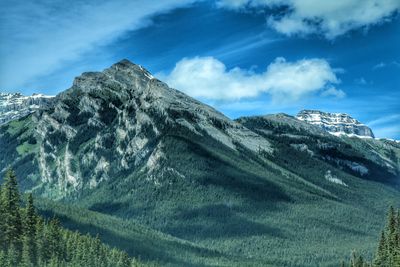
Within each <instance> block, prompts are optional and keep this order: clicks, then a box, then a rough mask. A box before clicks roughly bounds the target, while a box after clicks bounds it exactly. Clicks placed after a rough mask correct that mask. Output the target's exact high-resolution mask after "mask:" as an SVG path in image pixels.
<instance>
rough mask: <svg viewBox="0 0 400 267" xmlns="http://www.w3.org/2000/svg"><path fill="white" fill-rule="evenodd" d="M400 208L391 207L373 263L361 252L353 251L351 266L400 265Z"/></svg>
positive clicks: (378, 266)
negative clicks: (365, 258) (397, 209)
mask: <svg viewBox="0 0 400 267" xmlns="http://www.w3.org/2000/svg"><path fill="white" fill-rule="evenodd" d="M399 216H400V210H399V211H397V212H396V211H395V209H394V208H393V206H391V207H390V208H389V213H388V218H387V224H386V227H385V230H384V231H382V233H381V237H380V239H379V243H378V247H377V250H376V254H375V258H374V259H373V262H372V263H368V262H367V261H365V260H364V258H363V257H362V255H361V254H356V253H355V252H353V253H352V256H351V259H350V267H364V266H373V267H399V266H400V238H399V237H400V220H399Z"/></svg>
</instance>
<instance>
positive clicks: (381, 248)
mask: <svg viewBox="0 0 400 267" xmlns="http://www.w3.org/2000/svg"><path fill="white" fill-rule="evenodd" d="M386 259H387V244H386V236H385V232H384V231H382V233H381V238H380V239H379V245H378V250H377V252H376V256H375V259H374V265H375V266H385V265H386Z"/></svg>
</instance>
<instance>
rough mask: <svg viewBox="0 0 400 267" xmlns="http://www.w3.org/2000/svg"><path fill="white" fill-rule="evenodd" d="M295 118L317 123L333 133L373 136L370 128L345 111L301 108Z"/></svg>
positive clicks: (338, 134)
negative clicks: (332, 111) (335, 111)
mask: <svg viewBox="0 0 400 267" xmlns="http://www.w3.org/2000/svg"><path fill="white" fill-rule="evenodd" d="M296 118H297V119H299V120H301V121H305V122H307V123H310V124H313V125H317V126H319V127H320V128H322V129H324V130H325V131H327V132H328V133H330V134H333V135H337V136H340V135H347V136H357V137H364V138H365V137H367V138H374V134H373V132H372V130H371V129H370V128H369V127H368V126H366V125H365V124H362V123H361V122H359V121H358V120H356V119H354V118H352V117H351V116H350V115H348V114H346V113H329V112H323V111H319V110H302V111H300V112H299V113H298V114H297V116H296Z"/></svg>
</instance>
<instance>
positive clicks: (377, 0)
mask: <svg viewBox="0 0 400 267" xmlns="http://www.w3.org/2000/svg"><path fill="white" fill-rule="evenodd" d="M218 6H220V7H225V8H230V9H247V8H251V9H260V8H272V9H273V8H282V7H287V12H286V13H285V14H284V15H283V16H282V14H281V13H280V14H279V15H278V16H275V15H271V16H269V18H268V24H269V25H270V26H271V27H272V28H274V29H275V30H277V31H278V32H281V33H283V34H286V35H294V34H300V35H307V34H311V33H320V34H323V35H324V36H325V37H326V38H328V39H334V38H335V37H337V36H339V35H343V34H345V33H346V32H348V31H350V30H353V29H358V28H364V27H369V26H372V25H375V24H379V23H382V22H385V21H387V20H389V19H390V17H391V16H392V15H393V14H395V13H396V12H398V11H399V10H400V1H399V0H362V1H360V0H339V1H320V0H220V1H219V2H218Z"/></svg>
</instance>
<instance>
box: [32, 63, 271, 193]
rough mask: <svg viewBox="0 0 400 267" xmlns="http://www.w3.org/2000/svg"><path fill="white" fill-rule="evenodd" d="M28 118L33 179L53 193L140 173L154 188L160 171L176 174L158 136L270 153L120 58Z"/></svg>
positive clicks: (216, 114) (247, 132) (222, 118)
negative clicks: (33, 145)
mask: <svg viewBox="0 0 400 267" xmlns="http://www.w3.org/2000/svg"><path fill="white" fill-rule="evenodd" d="M35 120H37V123H36V135H37V136H38V139H39V140H38V142H37V146H38V148H37V150H38V151H39V152H38V164H39V170H40V177H41V178H40V179H42V182H43V183H44V184H48V185H52V186H53V187H55V188H56V194H57V195H58V196H65V195H66V194H68V193H70V192H73V191H80V190H83V189H91V188H95V187H96V186H97V185H98V184H99V183H101V182H102V181H105V180H109V179H110V177H118V176H121V175H122V173H124V175H125V176H127V175H129V174H133V173H137V172H139V171H141V170H142V171H144V169H146V173H148V175H147V179H150V180H154V181H153V182H154V184H157V183H161V182H160V181H158V180H157V179H158V178H159V177H163V176H165V175H166V173H170V174H173V175H174V176H176V177H181V175H180V174H179V173H177V171H176V170H174V169H172V168H170V167H163V166H164V165H166V164H163V163H162V162H163V160H164V159H165V157H166V156H165V154H167V153H166V151H165V148H164V147H165V144H164V141H163V140H164V139H165V138H166V136H174V138H178V137H179V138H185V139H188V138H189V139H190V138H192V139H193V140H202V142H204V143H217V144H220V145H222V146H224V147H226V148H227V149H230V150H237V149H239V148H240V149H248V150H250V151H253V152H257V151H258V150H260V149H263V150H265V151H271V150H272V149H271V147H270V144H269V142H268V141H267V140H265V139H264V138H262V137H260V136H259V135H257V134H256V133H254V132H252V131H250V130H248V129H247V128H245V127H244V126H242V125H241V124H239V123H237V122H234V121H232V120H230V119H229V118H227V117H225V116H224V115H223V114H221V113H219V112H218V111H216V110H214V109H213V108H211V107H209V106H207V105H205V104H203V103H201V102H199V101H197V100H195V99H193V98H191V97H189V96H187V95H185V94H183V93H181V92H179V91H177V90H175V89H172V88H169V87H168V86H167V85H166V84H165V83H163V82H161V81H159V80H157V79H156V78H154V77H153V76H152V75H151V74H150V73H149V72H148V71H147V70H145V69H144V68H143V67H141V66H139V65H136V64H133V63H131V62H129V61H127V60H123V61H121V62H119V63H117V64H114V65H113V66H111V67H110V68H108V69H106V70H104V71H103V72H87V73H83V74H82V75H81V76H79V77H77V78H76V79H75V81H74V83H73V86H72V87H71V88H70V89H68V90H67V91H65V92H63V93H61V94H59V95H58V96H57V97H56V99H55V103H54V109H52V110H49V111H45V112H42V113H41V114H38V115H37V116H36V118H35ZM155 173H157V175H156V174H155Z"/></svg>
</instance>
